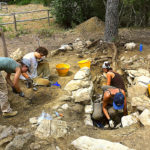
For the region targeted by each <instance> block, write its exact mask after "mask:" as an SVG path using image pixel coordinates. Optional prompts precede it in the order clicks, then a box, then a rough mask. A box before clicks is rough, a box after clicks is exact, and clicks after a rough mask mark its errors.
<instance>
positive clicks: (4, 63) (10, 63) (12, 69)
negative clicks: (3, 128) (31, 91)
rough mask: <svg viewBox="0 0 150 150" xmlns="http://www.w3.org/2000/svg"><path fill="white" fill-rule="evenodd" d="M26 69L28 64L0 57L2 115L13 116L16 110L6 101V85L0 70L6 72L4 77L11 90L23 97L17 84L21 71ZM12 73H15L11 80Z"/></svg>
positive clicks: (0, 104)
mask: <svg viewBox="0 0 150 150" xmlns="http://www.w3.org/2000/svg"><path fill="white" fill-rule="evenodd" d="M28 69H29V68H28V66H26V65H25V64H23V63H18V62H16V61H15V60H13V59H11V58H8V57H0V107H1V110H2V115H3V116H4V117H12V116H15V115H16V114H17V111H13V110H12V109H11V108H10V104H9V102H8V90H7V85H6V84H5V81H4V78H3V76H2V74H1V71H5V72H6V73H7V74H6V77H5V79H6V81H7V83H8V84H9V85H10V86H11V87H12V90H13V92H14V93H16V94H19V95H20V96H22V97H23V96H24V93H23V92H22V91H21V89H20V86H19V77H20V75H21V73H25V72H27V71H28ZM12 73H15V75H14V80H13V81H12V80H11V78H10V77H11V74H12Z"/></svg>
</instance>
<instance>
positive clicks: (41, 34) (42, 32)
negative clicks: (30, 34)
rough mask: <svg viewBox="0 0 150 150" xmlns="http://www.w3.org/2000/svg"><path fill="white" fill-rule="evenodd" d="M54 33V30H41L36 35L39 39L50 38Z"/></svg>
mask: <svg viewBox="0 0 150 150" xmlns="http://www.w3.org/2000/svg"><path fill="white" fill-rule="evenodd" d="M53 33H54V30H51V29H46V28H42V29H40V30H39V31H38V32H37V34H38V35H39V37H51V36H52V35H53Z"/></svg>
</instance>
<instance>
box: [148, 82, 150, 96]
mask: <svg viewBox="0 0 150 150" xmlns="http://www.w3.org/2000/svg"><path fill="white" fill-rule="evenodd" d="M148 94H149V96H150V84H148Z"/></svg>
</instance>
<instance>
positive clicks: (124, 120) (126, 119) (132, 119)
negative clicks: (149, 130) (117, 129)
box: [121, 112, 139, 127]
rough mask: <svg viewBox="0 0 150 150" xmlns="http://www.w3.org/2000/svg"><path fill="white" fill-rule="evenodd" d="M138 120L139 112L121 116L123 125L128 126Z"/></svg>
mask: <svg viewBox="0 0 150 150" xmlns="http://www.w3.org/2000/svg"><path fill="white" fill-rule="evenodd" d="M138 121H139V113H138V112H135V113H133V114H130V115H128V116H123V117H122V118H121V123H122V126H123V127H128V126H130V125H132V124H135V123H137V122H138Z"/></svg>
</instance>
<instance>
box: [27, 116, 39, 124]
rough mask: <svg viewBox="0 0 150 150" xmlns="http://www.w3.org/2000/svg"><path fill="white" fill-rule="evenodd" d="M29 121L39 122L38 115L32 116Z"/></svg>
mask: <svg viewBox="0 0 150 150" xmlns="http://www.w3.org/2000/svg"><path fill="white" fill-rule="evenodd" d="M29 122H30V123H32V124H37V122H38V118H37V117H33V118H30V119H29Z"/></svg>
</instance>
